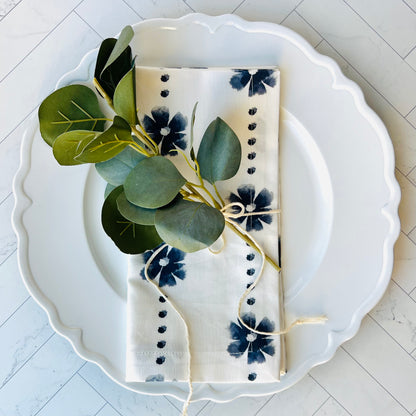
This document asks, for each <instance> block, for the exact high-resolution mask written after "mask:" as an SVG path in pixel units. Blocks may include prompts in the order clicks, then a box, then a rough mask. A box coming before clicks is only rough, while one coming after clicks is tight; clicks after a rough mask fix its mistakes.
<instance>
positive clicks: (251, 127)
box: [247, 107, 257, 175]
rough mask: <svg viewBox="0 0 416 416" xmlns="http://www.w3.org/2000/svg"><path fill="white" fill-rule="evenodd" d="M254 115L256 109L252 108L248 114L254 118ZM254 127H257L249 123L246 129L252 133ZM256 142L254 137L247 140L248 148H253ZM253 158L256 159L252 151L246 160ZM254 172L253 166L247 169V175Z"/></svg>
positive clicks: (255, 124)
mask: <svg viewBox="0 0 416 416" xmlns="http://www.w3.org/2000/svg"><path fill="white" fill-rule="evenodd" d="M256 113H257V108H256V107H252V108H250V109H249V110H248V114H249V115H250V116H254V115H255V114H256ZM256 127H257V123H254V122H253V123H249V125H248V127H247V128H248V130H249V131H250V132H252V131H254V130H255V129H256ZM256 141H257V139H256V138H255V137H251V138H250V139H248V140H247V144H248V145H249V146H254V145H255V144H256ZM255 158H256V152H253V151H252V152H250V153H249V154H248V155H247V159H248V160H254V159H255ZM255 171H256V168H255V167H254V166H252V167H250V168H248V169H247V173H248V174H249V175H253V174H254V172H255Z"/></svg>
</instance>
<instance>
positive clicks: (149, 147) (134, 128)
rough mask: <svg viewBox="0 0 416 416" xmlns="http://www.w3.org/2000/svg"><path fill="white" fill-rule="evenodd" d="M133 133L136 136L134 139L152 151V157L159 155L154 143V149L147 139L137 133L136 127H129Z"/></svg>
mask: <svg viewBox="0 0 416 416" xmlns="http://www.w3.org/2000/svg"><path fill="white" fill-rule="evenodd" d="M130 127H131V129H132V131H133V133H134V134H135V135H136V137H137V138H138V139H139V140H140V141H141V142H142V143H143V144H144V145H145V146H146V147H147V148H148V149H150V150H151V151H152V153H153V156H157V155H158V154H159V147H158V146H157V145H156V143H155V147H154V146H153V145H152V143H150V142H149V141H148V140H147V138H146V137H145V136H144V135H143V134H142V133H141V132H140V131H139V130H137V128H136V126H133V125H131V126H130Z"/></svg>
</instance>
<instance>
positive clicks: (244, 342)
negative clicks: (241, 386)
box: [227, 312, 275, 364]
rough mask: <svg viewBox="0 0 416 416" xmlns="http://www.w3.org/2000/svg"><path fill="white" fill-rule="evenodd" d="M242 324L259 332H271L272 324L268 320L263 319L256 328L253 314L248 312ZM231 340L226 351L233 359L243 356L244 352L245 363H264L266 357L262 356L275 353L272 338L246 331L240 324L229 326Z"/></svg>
mask: <svg viewBox="0 0 416 416" xmlns="http://www.w3.org/2000/svg"><path fill="white" fill-rule="evenodd" d="M242 319H243V322H244V323H245V324H246V325H248V326H249V327H250V328H254V329H256V330H257V331H261V332H273V331H274V324H273V322H271V321H270V320H269V319H268V318H263V319H262V320H261V322H260V323H259V324H258V325H257V326H256V317H255V315H254V314H253V313H251V312H249V313H246V314H244V315H243V316H242ZM229 329H230V334H231V338H232V339H233V340H234V342H232V343H231V344H230V345H229V346H228V348H227V351H228V352H229V354H230V355H232V356H233V357H235V358H239V357H241V356H243V355H244V353H245V352H246V351H248V354H247V363H248V364H252V363H255V362H257V363H259V364H261V363H264V362H265V361H266V357H265V356H264V354H268V355H270V356H273V355H274V353H275V349H274V346H273V345H272V342H273V338H271V337H270V335H260V334H256V333H255V332H252V331H250V330H248V329H247V328H246V327H245V326H243V325H242V324H241V323H240V322H239V323H238V324H236V323H235V322H231V324H230V328H229Z"/></svg>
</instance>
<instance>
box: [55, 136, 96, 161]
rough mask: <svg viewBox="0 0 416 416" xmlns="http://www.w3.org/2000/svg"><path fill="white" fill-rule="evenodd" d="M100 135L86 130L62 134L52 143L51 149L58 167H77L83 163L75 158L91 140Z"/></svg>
mask: <svg viewBox="0 0 416 416" xmlns="http://www.w3.org/2000/svg"><path fill="white" fill-rule="evenodd" d="M99 134H100V133H98V132H92V131H88V130H73V131H67V132H66V133H62V134H61V135H60V136H58V137H57V138H56V139H55V141H54V142H53V145H52V149H53V155H54V156H55V159H56V160H57V161H58V163H59V164H60V165H65V166H70V165H79V164H81V163H83V162H81V161H79V160H76V159H75V157H77V156H78V155H79V154H80V153H81V152H82V151H83V150H84V148H85V146H87V145H88V143H90V142H91V141H92V140H94V139H95V138H96V137H97V135H99Z"/></svg>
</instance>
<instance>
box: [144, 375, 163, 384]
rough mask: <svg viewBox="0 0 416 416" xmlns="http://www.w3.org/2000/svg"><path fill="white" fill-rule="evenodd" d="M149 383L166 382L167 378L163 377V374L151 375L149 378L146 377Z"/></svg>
mask: <svg viewBox="0 0 416 416" xmlns="http://www.w3.org/2000/svg"><path fill="white" fill-rule="evenodd" d="M145 381H147V382H153V381H165V377H164V376H163V374H155V375H150V376H148V377H146V380H145Z"/></svg>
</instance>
